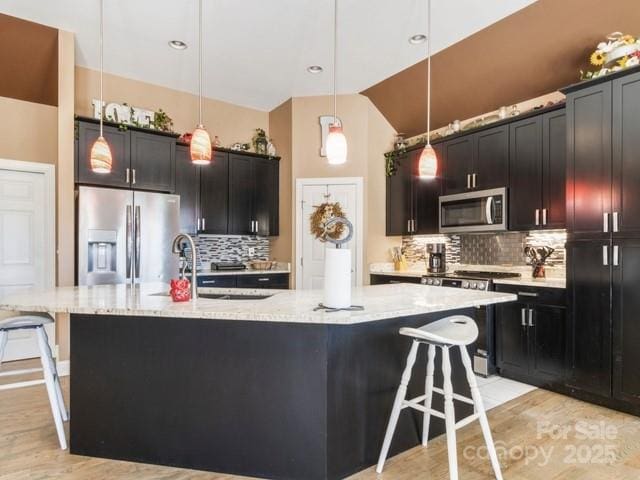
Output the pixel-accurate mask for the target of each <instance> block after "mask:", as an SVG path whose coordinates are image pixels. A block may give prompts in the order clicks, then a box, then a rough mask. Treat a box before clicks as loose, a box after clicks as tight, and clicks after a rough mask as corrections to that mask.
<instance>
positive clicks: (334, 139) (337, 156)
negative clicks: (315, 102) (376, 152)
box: [326, 0, 347, 165]
mask: <svg viewBox="0 0 640 480" xmlns="http://www.w3.org/2000/svg"><path fill="white" fill-rule="evenodd" d="M337 48H338V0H333V124H331V125H329V135H327V145H326V152H327V161H328V162H329V164H330V165H341V164H343V163H345V162H346V161H347V139H346V138H345V136H344V133H343V132H342V125H341V124H339V123H338V96H337V93H336V69H337V62H336V50H337Z"/></svg>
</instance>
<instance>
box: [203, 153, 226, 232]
mask: <svg viewBox="0 0 640 480" xmlns="http://www.w3.org/2000/svg"><path fill="white" fill-rule="evenodd" d="M229 156H230V155H229V154H228V153H226V152H213V157H212V159H211V164H209V165H205V166H202V167H198V168H199V169H200V204H199V206H198V212H199V216H198V220H197V221H196V224H197V227H198V231H199V232H201V233H208V234H212V235H215V234H226V233H228V231H229V230H228V223H229ZM195 188H198V186H197V185H196V186H195Z"/></svg>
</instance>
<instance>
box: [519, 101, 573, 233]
mask: <svg viewBox="0 0 640 480" xmlns="http://www.w3.org/2000/svg"><path fill="white" fill-rule="evenodd" d="M509 148H510V153H509V164H510V167H509V172H510V180H509V229H510V230H521V231H522V230H540V229H559V228H565V225H566V215H565V212H566V206H565V202H566V200H565V179H566V173H565V170H566V116H565V113H564V110H557V111H553V112H548V113H545V114H542V115H539V116H535V117H530V118H526V119H524V120H520V121H517V122H514V123H512V124H511V125H510V141H509Z"/></svg>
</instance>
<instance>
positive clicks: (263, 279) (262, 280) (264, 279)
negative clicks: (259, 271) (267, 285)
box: [258, 278, 270, 282]
mask: <svg viewBox="0 0 640 480" xmlns="http://www.w3.org/2000/svg"><path fill="white" fill-rule="evenodd" d="M269 280H270V279H269V278H259V279H258V281H259V282H268V281H269Z"/></svg>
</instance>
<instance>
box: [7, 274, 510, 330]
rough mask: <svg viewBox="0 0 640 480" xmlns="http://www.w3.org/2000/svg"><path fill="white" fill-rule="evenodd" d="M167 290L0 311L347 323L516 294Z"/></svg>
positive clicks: (90, 294) (26, 299)
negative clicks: (176, 296)
mask: <svg viewBox="0 0 640 480" xmlns="http://www.w3.org/2000/svg"><path fill="white" fill-rule="evenodd" d="M167 291H168V286H167V285H166V284H162V283H147V284H140V285H136V286H134V287H131V286H129V285H100V286H94V287H58V288H53V289H48V290H40V291H36V290H28V291H25V292H23V293H16V294H12V295H6V296H4V297H1V298H0V310H13V311H15V310H18V311H35V312H50V313H80V314H97V315H129V316H151V317H184V318H211V319H220V320H247V321H263V322H293V323H309V324H338V325H340V324H342V325H350V324H357V323H365V322H373V321H376V320H383V319H388V318H396V317H405V316H410V315H421V314H426V313H432V312H445V311H447V310H455V309H459V308H468V307H474V306H481V305H490V304H494V303H504V302H511V301H515V300H516V299H517V297H516V295H512V294H508V293H498V292H478V291H468V290H461V289H457V288H444V287H429V286H425V285H405V284H403V285H376V286H366V287H358V288H355V289H353V293H352V299H353V304H354V305H362V306H364V311H355V312H334V313H328V312H322V311H318V312H314V311H313V309H314V308H315V307H316V306H317V305H318V304H319V303H320V302H321V301H322V296H323V292H322V291H321V290H264V289H235V288H203V289H199V291H200V292H202V293H234V294H240V295H241V294H265V295H272V296H271V297H269V298H267V299H263V300H220V299H218V300H214V299H204V298H198V299H197V300H195V301H193V302H184V303H174V302H172V301H171V298H170V297H169V296H167V295H163V294H164V293H165V292H167ZM158 294H160V295H158Z"/></svg>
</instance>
